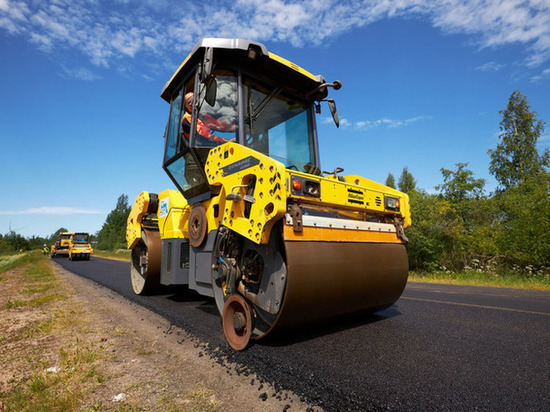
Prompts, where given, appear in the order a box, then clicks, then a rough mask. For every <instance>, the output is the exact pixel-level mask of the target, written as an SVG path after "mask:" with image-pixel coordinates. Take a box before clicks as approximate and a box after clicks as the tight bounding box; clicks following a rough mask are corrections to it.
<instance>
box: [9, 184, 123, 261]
mask: <svg viewBox="0 0 550 412" xmlns="http://www.w3.org/2000/svg"><path fill="white" fill-rule="evenodd" d="M130 210H131V206H130V205H129V204H128V196H126V195H124V194H122V195H120V196H119V198H118V199H117V203H116V205H115V208H114V209H113V210H111V212H110V213H109V214H108V215H107V218H106V219H105V223H104V224H103V226H102V227H101V230H99V231H98V232H96V233H91V234H90V242H92V244H93V247H94V248H97V249H103V250H116V249H125V248H126V220H127V219H128V215H129V214H130ZM62 232H68V230H67V228H64V227H61V228H59V229H58V230H56V231H55V232H54V233H52V234H51V235H50V236H47V237H41V236H32V237H29V238H25V237H24V236H22V235H20V234H18V233H16V232H15V231H13V230H12V231H10V232H8V233H7V234H5V235H2V234H0V255H2V254H10V253H14V252H20V251H25V250H33V249H42V248H43V247H44V245H46V246H47V247H48V248H50V247H51V245H53V244H54V243H55V241H56V240H57V239H58V238H59V234H60V233H62Z"/></svg>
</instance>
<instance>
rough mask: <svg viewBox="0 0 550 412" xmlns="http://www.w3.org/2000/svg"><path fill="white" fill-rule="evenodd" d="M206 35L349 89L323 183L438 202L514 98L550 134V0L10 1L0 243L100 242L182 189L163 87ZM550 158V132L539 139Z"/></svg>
mask: <svg viewBox="0 0 550 412" xmlns="http://www.w3.org/2000/svg"><path fill="white" fill-rule="evenodd" d="M201 37H242V38H249V39H252V40H257V41H260V42H262V43H264V44H265V45H266V46H267V48H268V50H269V51H272V52H274V53H276V54H279V55H281V56H283V57H285V58H287V59H289V60H291V61H293V62H295V63H296V64H299V65H300V66H302V67H304V68H305V69H307V70H309V71H311V72H313V73H314V74H322V75H323V76H324V77H325V78H326V79H327V80H328V81H332V80H335V79H339V80H341V81H342V82H343V85H344V86H343V88H342V89H341V90H339V91H337V92H331V97H333V98H335V99H336V103H337V107H338V112H339V115H340V118H341V127H340V128H339V129H336V128H335V127H334V125H333V124H332V123H331V121H329V120H328V119H327V113H328V110H326V108H325V110H324V112H323V114H321V115H320V116H319V117H318V125H319V134H320V146H321V162H322V167H323V169H324V170H332V169H334V168H335V167H336V166H341V167H344V169H345V174H348V173H349V174H358V175H362V176H364V177H367V178H370V179H373V180H376V181H380V182H382V183H383V182H384V181H385V179H386V177H387V175H388V172H391V173H393V174H394V176H395V177H396V178H398V177H399V174H400V173H401V171H402V169H403V167H404V166H407V167H408V169H409V171H410V172H411V173H412V174H413V176H414V177H415V178H416V180H417V182H418V187H420V188H423V189H426V190H428V191H430V192H434V191H435V190H434V187H435V186H436V185H438V184H440V183H441V182H442V177H441V172H440V169H441V168H442V167H445V168H447V169H452V168H454V165H455V164H456V163H458V162H462V163H465V162H468V163H469V169H470V170H472V171H473V172H474V174H475V177H476V178H484V179H486V180H487V187H486V189H487V191H488V192H490V191H491V190H493V189H494V187H495V181H494V179H493V178H492V176H491V175H490V174H489V173H488V166H489V157H488V155H487V150H488V149H489V148H494V147H495V146H496V144H497V143H498V135H499V122H500V117H499V114H498V112H499V110H503V109H504V108H505V107H506V104H507V102H508V98H509V97H510V95H511V93H512V92H513V91H514V90H520V91H521V93H522V94H524V95H526V96H527V97H528V101H529V103H530V104H531V106H532V108H533V109H534V110H535V111H536V112H537V113H538V117H539V119H543V120H546V121H550V2H549V1H548V0H532V1H516V0H500V1H497V0H495V1H479V0H478V1H475V0H474V1H466V0H445V1H443V0H441V1H437V0H433V1H432V0H400V1H389V0H381V1H360V0H357V1H336V0H305V1H288V0H286V1H284V0H236V1H225V0H220V1H216V2H214V1H206V2H186V1H168V0H141V1H137V0H135V1H134V0H108V1H107V0H27V1H14V0H0V233H2V234H5V233H7V232H8V231H9V230H10V228H11V229H12V230H16V231H17V232H18V233H20V234H22V235H24V236H31V235H40V236H48V235H50V234H51V233H53V232H55V231H56V230H57V229H58V228H60V227H62V226H63V227H67V228H68V229H69V230H74V231H89V232H92V233H94V232H96V231H98V230H99V229H100V228H101V226H102V224H103V223H104V221H105V218H106V216H107V214H108V213H109V212H110V210H112V209H113V208H114V206H115V204H116V200H117V198H118V196H119V195H121V194H126V195H128V197H129V199H130V202H133V200H134V198H135V197H136V196H137V194H138V193H139V192H140V191H142V190H148V191H151V192H160V191H162V190H164V189H166V188H174V187H173V185H172V183H171V181H170V180H169V179H168V177H167V176H166V175H165V174H164V172H163V170H162V168H161V160H162V150H163V143H164V141H163V138H162V135H163V132H164V127H165V124H166V120H167V118H168V104H167V103H165V102H164V101H163V100H162V99H161V98H160V97H159V95H160V92H161V89H162V87H163V85H164V83H165V82H166V81H167V80H168V79H169V78H170V77H171V75H172V74H173V72H174V70H175V69H176V68H177V67H178V66H179V64H180V63H181V61H182V60H183V59H184V58H185V57H186V56H187V54H188V53H189V51H190V50H191V48H192V47H193V45H194V44H195V43H196V42H197V41H198V40H199V39H200V38H201ZM546 147H550V127H547V130H546V132H545V133H544V135H543V136H542V138H541V139H540V142H539V148H540V149H541V150H543V149H544V148H546Z"/></svg>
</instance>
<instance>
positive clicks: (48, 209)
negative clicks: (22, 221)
mask: <svg viewBox="0 0 550 412" xmlns="http://www.w3.org/2000/svg"><path fill="white" fill-rule="evenodd" d="M103 213H105V212H104V211H101V210H93V209H81V208H77V207H65V206H41V207H33V208H29V209H22V210H0V215H75V214H79V215H98V214H103Z"/></svg>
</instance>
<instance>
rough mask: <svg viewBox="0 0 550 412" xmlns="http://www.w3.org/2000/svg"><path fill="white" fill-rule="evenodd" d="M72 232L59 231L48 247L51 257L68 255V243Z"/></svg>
mask: <svg viewBox="0 0 550 412" xmlns="http://www.w3.org/2000/svg"><path fill="white" fill-rule="evenodd" d="M72 235H74V233H73V232H61V233H60V234H59V236H58V237H57V240H56V241H55V244H53V245H52V247H51V249H50V256H51V257H58V256H69V244H70V242H71V236H72Z"/></svg>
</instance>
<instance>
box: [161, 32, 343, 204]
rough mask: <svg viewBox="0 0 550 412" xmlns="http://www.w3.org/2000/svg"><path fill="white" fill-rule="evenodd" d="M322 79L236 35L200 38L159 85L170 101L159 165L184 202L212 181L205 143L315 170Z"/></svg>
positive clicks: (205, 193)
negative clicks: (317, 105) (206, 169)
mask: <svg viewBox="0 0 550 412" xmlns="http://www.w3.org/2000/svg"><path fill="white" fill-rule="evenodd" d="M327 86H332V87H335V88H339V84H338V85H336V86H335V85H334V84H327V83H326V82H325V80H324V79H323V78H322V77H321V76H313V75H312V74H310V73H309V72H307V71H305V70H303V69H302V68H300V67H298V66H296V65H294V64H293V63H290V62H288V61H286V60H284V59H282V58H280V57H278V56H276V55H273V54H271V53H268V52H267V50H266V48H265V46H264V45H262V44H260V43H256V42H251V41H248V40H242V39H203V40H201V41H200V42H199V43H198V44H197V45H196V46H195V48H194V49H193V51H192V52H191V54H190V55H189V56H188V57H187V59H186V60H185V61H184V62H183V64H182V65H181V66H180V68H179V69H178V71H177V72H176V73H175V74H174V76H173V77H172V79H170V81H169V82H168V83H167V84H166V86H165V87H164V89H163V92H162V95H161V96H162V97H163V98H164V99H165V100H167V101H168V102H170V116H169V119H168V124H167V127H166V132H165V138H166V142H165V152H164V161H163V167H164V169H165V171H166V172H167V173H168V175H169V176H170V178H171V179H172V181H173V182H174V183H175V185H176V186H177V187H178V188H179V190H180V191H181V192H182V194H183V195H184V196H185V198H186V199H187V200H188V202H189V204H192V203H195V202H198V201H202V200H205V199H207V198H209V197H210V196H211V195H212V188H211V187H210V186H209V184H208V180H207V178H206V175H205V173H204V164H205V161H206V158H207V156H208V152H209V151H210V149H211V148H212V147H215V146H218V145H220V144H223V143H226V142H228V141H232V142H236V143H239V144H242V145H244V146H247V147H250V148H252V149H254V150H256V151H258V152H261V153H263V154H265V155H267V156H270V157H272V158H274V159H276V160H278V161H280V162H281V163H283V164H284V165H285V167H286V168H288V169H293V170H297V171H301V172H307V173H312V174H320V165H319V151H318V145H317V130H316V125H315V113H314V108H315V102H316V101H320V100H321V99H323V98H324V97H326V95H327V91H326V88H327Z"/></svg>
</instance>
